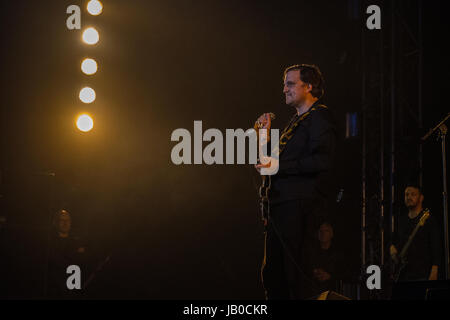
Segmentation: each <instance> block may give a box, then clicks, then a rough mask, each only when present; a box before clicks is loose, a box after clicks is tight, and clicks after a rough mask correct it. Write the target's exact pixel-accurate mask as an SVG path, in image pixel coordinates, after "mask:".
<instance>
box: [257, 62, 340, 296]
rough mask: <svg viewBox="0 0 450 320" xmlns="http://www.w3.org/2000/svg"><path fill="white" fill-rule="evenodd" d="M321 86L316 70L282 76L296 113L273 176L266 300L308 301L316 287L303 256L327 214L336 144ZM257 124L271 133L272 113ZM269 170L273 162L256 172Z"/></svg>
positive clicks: (297, 68) (264, 275)
mask: <svg viewBox="0 0 450 320" xmlns="http://www.w3.org/2000/svg"><path fill="white" fill-rule="evenodd" d="M323 86H324V80H323V77H322V74H321V72H320V70H319V68H318V67H316V66H313V65H294V66H291V67H289V68H287V69H286V70H285V72H284V89H283V93H284V94H285V97H286V104H287V105H289V106H291V107H294V108H295V110H296V114H295V115H294V116H293V118H292V119H291V121H290V122H289V124H288V125H287V126H286V128H285V129H284V130H283V132H282V133H281V137H280V143H279V150H280V154H279V168H278V172H277V174H275V175H273V176H271V189H270V193H269V203H270V204H269V211H270V213H269V216H268V221H267V228H266V237H265V255H264V261H263V267H262V278H263V284H264V288H265V290H266V297H267V299H304V298H306V297H308V296H310V295H311V292H312V289H313V288H314V284H313V282H312V281H311V279H309V278H308V277H307V276H305V273H304V271H303V268H302V264H303V261H302V259H301V258H300V257H301V256H302V252H303V251H304V247H305V245H308V243H311V238H312V230H314V228H315V227H317V226H315V225H314V221H315V220H316V218H318V216H319V215H320V214H321V213H323V212H324V204H325V202H326V198H327V196H328V194H329V192H330V191H329V190H328V188H327V186H329V179H330V171H331V169H332V165H333V158H334V152H335V144H336V131H335V124H334V120H333V117H332V115H331V113H330V111H329V109H328V108H327V107H326V106H324V105H322V104H319V99H320V98H321V97H322V96H323V94H324V88H323ZM257 123H258V125H259V128H263V129H270V127H271V119H270V114H268V113H266V114H263V115H262V116H261V117H259V119H258V120H257ZM269 166H270V162H269V163H265V164H258V165H256V168H257V170H261V168H265V167H269Z"/></svg>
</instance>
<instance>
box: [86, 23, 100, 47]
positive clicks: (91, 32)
mask: <svg viewBox="0 0 450 320" xmlns="http://www.w3.org/2000/svg"><path fill="white" fill-rule="evenodd" d="M99 39H100V36H99V35H98V32H97V30H95V28H92V27H91V28H87V29H86V30H84V32H83V41H84V42H86V43H87V44H96V43H97V42H98V40H99Z"/></svg>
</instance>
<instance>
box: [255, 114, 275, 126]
mask: <svg viewBox="0 0 450 320" xmlns="http://www.w3.org/2000/svg"><path fill="white" fill-rule="evenodd" d="M271 125H272V119H271V118H270V114H269V113H264V114H263V115H261V116H260V117H259V118H258V120H256V122H255V128H258V129H267V130H270V127H271Z"/></svg>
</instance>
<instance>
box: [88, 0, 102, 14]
mask: <svg viewBox="0 0 450 320" xmlns="http://www.w3.org/2000/svg"><path fill="white" fill-rule="evenodd" d="M102 10H103V5H102V3H101V2H100V1H97V0H91V1H89V2H88V4H87V11H88V12H89V13H90V14H92V15H93V16H98V15H99V14H100V13H102Z"/></svg>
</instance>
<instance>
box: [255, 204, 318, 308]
mask: <svg viewBox="0 0 450 320" xmlns="http://www.w3.org/2000/svg"><path fill="white" fill-rule="evenodd" d="M323 208H324V200H323V199H302V200H293V201H289V202H283V203H279V204H275V205H271V206H270V216H269V222H268V225H267V228H266V232H265V248H264V261H263V266H262V269H261V277H262V280H263V285H264V289H265V291H266V298H267V299H269V300H272V299H306V298H308V297H311V296H312V295H313V293H314V292H315V290H314V289H315V288H314V285H313V284H312V282H311V279H310V278H309V277H307V276H306V275H305V274H304V272H305V270H304V265H305V259H306V258H307V257H305V250H304V249H305V246H307V245H308V244H309V245H311V244H312V243H313V241H314V240H313V239H315V241H317V232H315V231H317V228H318V224H319V221H320V220H321V219H322V218H323V216H324V215H323Z"/></svg>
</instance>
